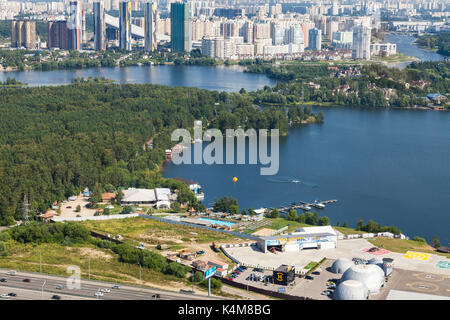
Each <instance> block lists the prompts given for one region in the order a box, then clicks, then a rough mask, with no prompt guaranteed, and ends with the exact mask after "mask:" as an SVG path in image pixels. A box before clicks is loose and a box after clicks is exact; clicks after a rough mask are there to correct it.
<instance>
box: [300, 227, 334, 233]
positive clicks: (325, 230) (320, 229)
mask: <svg viewBox="0 0 450 320" xmlns="http://www.w3.org/2000/svg"><path fill="white" fill-rule="evenodd" d="M296 231H299V232H308V233H331V234H334V235H336V234H337V233H336V231H335V230H334V229H333V227H332V226H316V227H303V228H299V229H297V230H296Z"/></svg>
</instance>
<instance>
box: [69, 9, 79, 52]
mask: <svg viewBox="0 0 450 320" xmlns="http://www.w3.org/2000/svg"><path fill="white" fill-rule="evenodd" d="M67 29H68V38H69V42H68V44H69V47H68V49H69V50H78V51H79V50H81V41H82V9H81V2H78V1H70V4H69V19H68V21H67Z"/></svg>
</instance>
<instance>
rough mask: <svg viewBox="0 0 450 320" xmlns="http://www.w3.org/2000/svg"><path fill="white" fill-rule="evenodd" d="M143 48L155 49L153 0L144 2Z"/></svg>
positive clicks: (154, 7)
mask: <svg viewBox="0 0 450 320" xmlns="http://www.w3.org/2000/svg"><path fill="white" fill-rule="evenodd" d="M144 20H145V22H144V49H145V50H147V51H150V52H151V51H154V50H156V6H155V4H154V3H153V2H145V3H144Z"/></svg>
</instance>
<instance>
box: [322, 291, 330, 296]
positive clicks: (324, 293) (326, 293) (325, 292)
mask: <svg viewBox="0 0 450 320" xmlns="http://www.w3.org/2000/svg"><path fill="white" fill-rule="evenodd" d="M320 294H321V295H323V296H327V295H328V294H329V293H328V291H327V290H324V291H322V292H321V293H320Z"/></svg>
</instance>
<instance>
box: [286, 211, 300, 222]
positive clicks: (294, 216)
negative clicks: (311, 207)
mask: <svg viewBox="0 0 450 320" xmlns="http://www.w3.org/2000/svg"><path fill="white" fill-rule="evenodd" d="M297 218H298V215H297V211H295V210H289V213H288V220H290V221H297Z"/></svg>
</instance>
